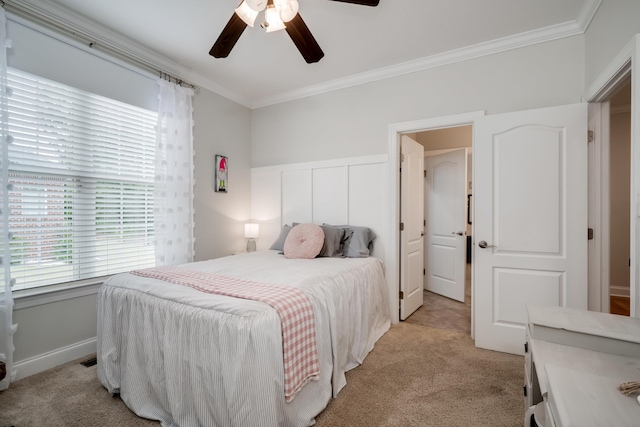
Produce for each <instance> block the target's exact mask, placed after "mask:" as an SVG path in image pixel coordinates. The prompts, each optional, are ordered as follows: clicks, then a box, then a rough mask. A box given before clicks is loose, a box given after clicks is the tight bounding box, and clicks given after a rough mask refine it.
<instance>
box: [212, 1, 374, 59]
mask: <svg viewBox="0 0 640 427" xmlns="http://www.w3.org/2000/svg"><path fill="white" fill-rule="evenodd" d="M332 1H339V2H342V3H353V4H359V5H364V6H377V5H378V3H380V0H332ZM262 10H264V11H265V12H264V15H265V21H264V22H263V23H262V24H260V26H261V27H262V28H265V29H266V30H267V32H268V33H270V32H273V31H278V30H282V29H284V30H286V31H287V34H289V37H291V40H293V43H294V44H295V45H296V47H297V48H298V50H299V51H300V53H301V54H302V56H303V57H304V59H305V61H307V63H308V64H311V63H314V62H318V61H320V60H321V59H322V57H323V56H324V52H323V51H322V49H320V46H319V45H318V42H316V39H315V38H314V37H313V35H312V34H311V31H309V27H307V24H305V23H304V21H303V20H302V18H301V17H300V14H299V13H298V1H297V0H243V1H242V3H240V6H238V8H237V9H236V10H235V13H234V14H233V15H231V19H229V22H228V23H227V25H226V26H225V27H224V29H223V30H222V33H220V36H219V37H218V40H216V42H215V43H214V45H213V47H212V48H211V50H210V51H209V55H211V56H213V57H215V58H226V57H227V56H229V53H231V49H233V46H235V44H236V42H237V41H238V39H239V38H240V36H241V35H242V32H243V31H244V29H245V28H247V25H249V26H251V27H253V24H254V23H255V20H256V17H257V16H258V13H260V12H261V11H262Z"/></svg>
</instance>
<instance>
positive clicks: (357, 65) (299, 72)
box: [22, 0, 601, 108]
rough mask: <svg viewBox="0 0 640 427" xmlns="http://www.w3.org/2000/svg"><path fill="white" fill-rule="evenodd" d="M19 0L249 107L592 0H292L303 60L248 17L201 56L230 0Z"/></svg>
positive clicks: (483, 47)
mask: <svg viewBox="0 0 640 427" xmlns="http://www.w3.org/2000/svg"><path fill="white" fill-rule="evenodd" d="M22 1H23V2H27V3H41V4H44V5H45V6H47V8H49V9H51V8H55V9H56V10H60V11H62V12H64V13H66V14H67V15H68V16H77V15H80V16H81V17H82V18H83V19H85V21H84V22H85V24H86V23H90V24H92V27H94V28H102V27H106V30H112V31H115V32H117V33H119V34H121V35H124V36H125V37H126V39H121V41H122V40H127V39H132V40H135V41H136V42H137V43H138V44H140V45H142V46H143V47H144V49H148V50H150V51H153V52H155V53H157V54H160V55H162V56H163V57H165V58H168V59H169V60H171V61H172V63H175V64H178V65H177V68H178V72H179V74H180V77H182V78H184V79H185V80H188V81H190V82H192V83H194V84H196V85H198V86H203V87H206V88H208V89H210V90H213V91H215V92H218V93H220V94H222V95H224V96H226V97H228V98H230V99H233V100H234V101H236V102H239V103H241V104H243V105H246V106H248V107H250V108H256V107H260V106H264V105H270V104H274V103H278V102H282V101H286V100H290V99H296V98H299V97H302V96H307V95H312V94H316V93H322V92H325V91H327V90H332V89H337V88H341V87H347V86H351V85H354V84H359V83H362V82H367V81H373V80H378V79H381V78H386V77H391V76H394V75H399V74H403V73H407V72H413V71H417V70H420V69H425V68H429V67H433V66H437V65H440V64H443V63H447V62H452V61H456V60H462V59H466V58H470V57H475V56H478V55H481V54H487V53H492V52H498V51H502V50H505V49H510V48H515V47H520V46H524V45H527V44H532V43H538V42H542V41H547V40H553V39H556V38H559V37H565V36H569V35H575V34H580V33H582V32H584V30H585V29H586V27H587V26H588V24H589V22H590V20H591V18H592V17H593V15H594V14H595V12H596V10H597V8H598V6H599V4H600V2H601V0H562V1H559V0H535V1H531V0H482V1H479V0H447V1H443V0H380V5H379V6H378V7H367V6H359V5H353V4H348V3H340V2H335V1H330V0H299V2H300V15H301V17H302V18H303V19H304V21H305V22H306V24H307V25H308V27H309V28H310V30H311V32H312V33H313V35H314V36H315V38H316V40H317V41H318V43H319V44H320V46H321V47H322V49H323V51H324V53H325V56H324V58H323V59H322V60H321V61H320V62H319V63H316V64H307V63H306V62H305V61H304V59H303V58H302V56H301V55H300V53H299V52H298V50H297V49H296V47H295V46H294V44H293V42H292V41H291V39H290V38H289V36H288V35H287V33H286V32H285V31H278V32H274V33H270V34H267V33H265V31H264V30H263V29H262V28H260V27H259V26H258V25H256V26H255V27H253V28H251V27H247V29H246V30H245V31H244V33H243V35H242V36H241V37H240V40H239V41H238V43H237V44H236V46H235V48H234V49H233V50H232V52H231V54H230V55H229V57H228V58H224V59H216V58H213V57H211V56H210V55H209V54H208V52H209V49H210V48H211V46H212V45H213V43H214V42H215V40H216V39H217V37H218V35H219V34H220V32H221V31H222V29H223V28H224V26H225V25H226V23H227V21H228V20H229V18H230V17H231V14H232V13H233V11H234V9H235V7H237V5H238V3H239V0H181V1H176V0H135V1H131V0H109V1H104V0H22ZM261 18H262V15H260V16H259V18H258V22H259V21H260V19H261ZM92 21H95V22H92ZM95 23H99V24H100V25H93V24H95ZM514 36H517V37H514ZM134 44H135V43H134Z"/></svg>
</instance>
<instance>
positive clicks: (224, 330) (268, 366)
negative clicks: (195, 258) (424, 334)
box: [98, 251, 389, 427]
mask: <svg viewBox="0 0 640 427" xmlns="http://www.w3.org/2000/svg"><path fill="white" fill-rule="evenodd" d="M189 268H190V269H198V270H202V271H208V272H216V273H218V274H223V275H227V276H232V277H237V278H241V279H246V280H251V281H255V282H262V283H273V284H287V285H291V286H295V287H297V288H299V289H301V290H302V291H304V292H305V293H306V294H307V295H308V296H309V298H310V299H311V302H312V304H313V307H314V313H315V320H316V332H317V337H318V356H319V359H320V379H319V380H318V381H312V382H311V383H309V384H307V385H306V386H305V387H304V388H303V389H302V390H301V391H300V392H299V393H298V395H297V396H296V397H295V399H294V400H293V401H292V402H290V403H286V402H285V398H284V392H283V390H284V374H283V362H282V339H281V330H280V318H279V316H278V314H277V313H276V311H275V310H274V309H273V308H272V307H270V306H268V305H266V304H264V303H261V302H257V301H250V300H244V299H237V298H232V297H226V296H221V295H212V294H207V293H203V292H200V291H197V290H195V289H192V288H189V287H186V286H180V285H175V284H171V283H168V282H163V281H159V280H155V279H149V278H143V277H139V276H134V275H132V274H128V273H125V274H119V275H116V276H113V277H112V278H110V279H109V280H107V281H106V282H105V283H104V285H103V286H102V287H101V289H100V292H99V294H98V376H99V379H100V382H101V383H102V384H103V385H104V386H105V387H106V388H107V390H109V392H111V393H116V392H119V393H120V396H121V398H122V399H123V401H124V402H125V403H126V404H127V406H128V407H129V408H130V409H131V410H133V411H134V412H135V413H136V414H138V415H140V416H142V417H145V418H150V419H156V420H160V421H161V423H162V425H163V426H174V425H178V426H241V427H249V426H307V425H312V424H313V423H314V417H315V416H316V415H317V414H318V413H320V412H321V411H322V409H324V408H325V406H326V405H327V403H328V401H329V399H330V398H331V396H332V395H333V396H334V397H335V396H336V395H337V393H338V392H339V391H340V389H342V387H344V385H345V384H346V379H345V375H344V373H345V372H346V371H348V370H349V369H352V368H354V367H356V366H357V365H359V364H360V363H362V361H363V360H364V358H365V356H366V355H367V354H368V353H369V351H371V349H372V348H373V345H374V343H375V342H376V341H377V340H378V338H380V336H382V334H384V333H385V332H386V331H387V330H388V329H389V313H388V304H387V297H386V295H387V292H386V284H385V280H384V276H383V272H382V263H381V262H380V260H378V259H377V258H357V259H355V258H348V259H338V258H316V259H312V260H290V259H285V258H284V257H283V256H282V255H278V254H277V253H276V251H264V252H254V253H250V254H244V255H236V256H231V257H226V258H219V259H216V260H211V261H204V262H198V263H193V264H191V265H190V266H189Z"/></svg>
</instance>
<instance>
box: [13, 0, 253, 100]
mask: <svg viewBox="0 0 640 427" xmlns="http://www.w3.org/2000/svg"><path fill="white" fill-rule="evenodd" d="M5 9H6V10H7V11H8V12H9V14H10V15H15V16H16V17H18V18H23V19H22V20H19V22H21V23H22V24H23V25H29V26H33V25H35V26H39V27H41V28H35V29H36V30H39V31H40V30H41V29H42V28H44V29H47V30H52V31H46V33H47V34H48V35H50V36H52V37H59V38H67V39H70V40H73V41H75V42H77V43H80V44H81V45H83V46H84V47H85V48H88V50H94V51H99V52H103V53H107V54H108V55H111V56H113V57H115V58H116V59H119V60H122V61H123V62H125V63H127V64H130V65H132V66H134V67H137V68H140V69H142V70H144V71H147V72H149V73H150V74H151V75H155V76H158V77H159V76H160V74H159V73H160V72H163V73H166V74H169V75H171V76H172V77H174V78H176V79H179V80H183V81H185V82H187V83H190V84H194V85H196V86H201V87H204V88H206V89H208V90H210V91H212V92H215V93H217V94H219V95H221V96H223V97H225V98H228V99H230V100H232V101H234V102H237V103H239V104H241V105H244V106H247V107H248V106H249V104H250V100H248V99H246V98H244V97H242V96H240V95H238V94H237V93H235V92H233V91H230V90H228V89H226V88H225V87H223V86H221V85H219V84H216V83H214V82H212V81H211V80H209V79H207V78H205V77H203V76H201V75H199V74H198V73H196V72H194V71H193V70H191V69H189V68H187V67H184V66H183V65H180V64H179V63H177V62H175V61H173V60H171V59H169V58H167V57H166V56H164V55H162V54H160V53H158V52H156V51H154V50H152V49H150V48H148V47H147V46H144V45H142V44H141V43H138V42H137V41H135V40H133V39H131V38H128V37H125V36H123V35H122V34H120V33H118V32H115V31H113V30H110V29H109V28H107V27H105V26H104V25H102V24H100V23H98V22H96V21H93V20H91V19H88V18H87V17H85V16H83V15H80V14H79V13H76V12H74V11H72V10H70V9H68V8H66V7H64V6H61V5H58V4H54V3H52V2H50V1H46V0H5ZM64 41H67V40H64ZM119 63H120V62H119ZM120 64H121V63H120ZM121 65H122V64H121Z"/></svg>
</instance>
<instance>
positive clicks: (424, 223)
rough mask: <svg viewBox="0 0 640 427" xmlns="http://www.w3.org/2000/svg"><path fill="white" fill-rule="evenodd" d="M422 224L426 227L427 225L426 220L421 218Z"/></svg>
mask: <svg viewBox="0 0 640 427" xmlns="http://www.w3.org/2000/svg"><path fill="white" fill-rule="evenodd" d="M422 225H423V226H424V227H426V226H427V220H426V219H423V220H422Z"/></svg>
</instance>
